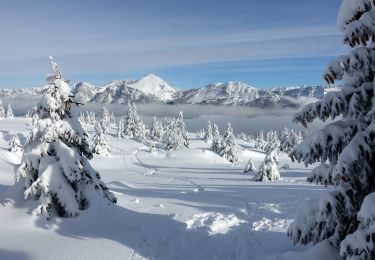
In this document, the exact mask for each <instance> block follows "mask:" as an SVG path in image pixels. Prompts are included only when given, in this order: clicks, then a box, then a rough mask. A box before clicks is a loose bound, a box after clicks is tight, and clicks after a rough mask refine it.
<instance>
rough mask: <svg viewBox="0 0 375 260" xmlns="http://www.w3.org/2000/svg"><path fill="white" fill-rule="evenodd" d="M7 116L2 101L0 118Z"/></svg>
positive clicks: (0, 103)
mask: <svg viewBox="0 0 375 260" xmlns="http://www.w3.org/2000/svg"><path fill="white" fill-rule="evenodd" d="M5 117H6V113H5V109H4V106H3V102H1V101H0V120H1V119H4V118H5Z"/></svg>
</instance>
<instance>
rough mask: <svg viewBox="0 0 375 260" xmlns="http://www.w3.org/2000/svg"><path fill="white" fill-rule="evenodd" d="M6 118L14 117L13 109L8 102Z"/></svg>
mask: <svg viewBox="0 0 375 260" xmlns="http://www.w3.org/2000/svg"><path fill="white" fill-rule="evenodd" d="M6 118H10V119H12V118H14V114H13V110H12V107H11V106H10V104H8V108H7V113H6Z"/></svg>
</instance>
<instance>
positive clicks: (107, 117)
mask: <svg viewBox="0 0 375 260" xmlns="http://www.w3.org/2000/svg"><path fill="white" fill-rule="evenodd" d="M98 122H99V124H98V127H101V128H102V133H103V134H106V133H107V132H108V129H109V127H110V126H111V114H110V113H109V111H108V109H107V108H106V107H103V108H102V109H101V112H100V116H99V119H98Z"/></svg>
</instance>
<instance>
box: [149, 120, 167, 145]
mask: <svg viewBox="0 0 375 260" xmlns="http://www.w3.org/2000/svg"><path fill="white" fill-rule="evenodd" d="M163 134H164V130H163V124H162V123H161V122H160V121H159V120H158V118H157V117H156V116H154V119H153V121H152V127H151V130H150V138H151V140H154V141H160V140H161V139H162V137H163Z"/></svg>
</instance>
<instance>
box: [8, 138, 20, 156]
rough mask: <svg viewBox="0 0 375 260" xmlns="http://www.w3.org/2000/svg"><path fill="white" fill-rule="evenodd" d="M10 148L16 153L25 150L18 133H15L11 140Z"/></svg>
mask: <svg viewBox="0 0 375 260" xmlns="http://www.w3.org/2000/svg"><path fill="white" fill-rule="evenodd" d="M8 150H9V151H11V152H14V153H18V152H22V151H23V146H22V145H21V142H20V139H18V136H17V135H13V137H12V138H11V139H10V140H9V148H8Z"/></svg>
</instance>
